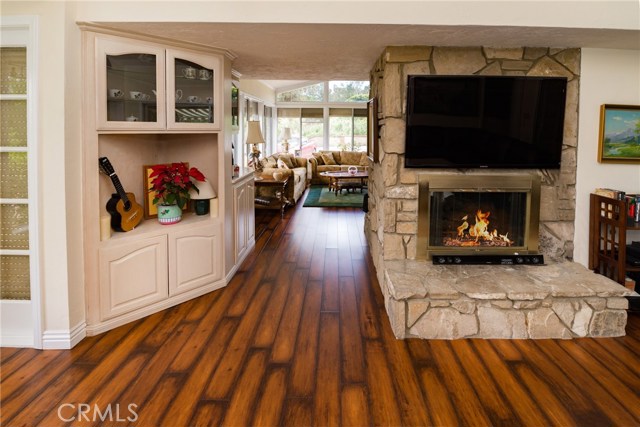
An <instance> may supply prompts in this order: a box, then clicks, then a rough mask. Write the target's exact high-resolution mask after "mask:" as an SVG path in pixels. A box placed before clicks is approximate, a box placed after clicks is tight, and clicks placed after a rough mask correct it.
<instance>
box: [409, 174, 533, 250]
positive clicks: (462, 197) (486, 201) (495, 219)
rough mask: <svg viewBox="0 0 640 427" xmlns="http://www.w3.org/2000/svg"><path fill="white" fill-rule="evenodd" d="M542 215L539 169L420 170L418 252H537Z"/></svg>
mask: <svg viewBox="0 0 640 427" xmlns="http://www.w3.org/2000/svg"><path fill="white" fill-rule="evenodd" d="M539 217H540V180H539V178H538V176H537V175H515V176H514V175H489V174H472V175H447V174H428V173H420V174H418V237H417V248H416V258H417V259H431V258H432V254H436V255H447V256H448V255H451V256H454V259H456V260H459V259H460V258H459V257H458V258H456V257H455V256H456V255H494V254H495V255H512V254H536V253H538V227H539V225H538V223H539ZM518 259H519V260H522V262H524V259H523V258H518Z"/></svg>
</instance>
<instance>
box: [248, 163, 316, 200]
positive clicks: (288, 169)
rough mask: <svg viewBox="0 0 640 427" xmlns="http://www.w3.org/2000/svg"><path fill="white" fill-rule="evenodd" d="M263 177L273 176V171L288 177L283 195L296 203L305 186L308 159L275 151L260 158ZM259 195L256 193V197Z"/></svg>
mask: <svg viewBox="0 0 640 427" xmlns="http://www.w3.org/2000/svg"><path fill="white" fill-rule="evenodd" d="M260 164H261V165H262V172H261V173H260V176H262V177H263V178H273V174H274V172H279V173H281V174H282V176H283V177H287V176H288V177H289V181H288V182H287V186H286V187H285V195H284V196H285V197H286V199H287V200H288V201H289V202H290V203H293V204H295V203H297V202H298V199H300V197H301V196H302V194H304V190H305V189H306V188H307V181H308V179H307V174H308V161H307V159H306V158H304V157H295V156H294V155H293V154H288V153H275V154H271V155H270V156H267V157H265V158H264V159H261V160H260ZM259 196H261V195H260V194H256V197H259Z"/></svg>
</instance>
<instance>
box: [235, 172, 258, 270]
mask: <svg viewBox="0 0 640 427" xmlns="http://www.w3.org/2000/svg"><path fill="white" fill-rule="evenodd" d="M254 198H255V186H254V181H253V174H249V175H248V176H246V177H244V178H243V179H240V180H239V181H237V182H236V183H235V184H234V186H233V212H234V226H235V230H234V231H235V232H234V242H235V262H236V263H238V262H241V261H242V260H243V259H244V257H245V256H246V255H247V252H248V251H249V250H250V249H251V248H252V247H253V244H254V243H255V230H256V226H255V208H254Z"/></svg>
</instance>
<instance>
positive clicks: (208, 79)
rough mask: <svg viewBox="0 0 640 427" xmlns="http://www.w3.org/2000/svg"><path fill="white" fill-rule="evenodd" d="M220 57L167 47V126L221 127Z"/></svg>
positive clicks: (186, 127) (188, 127)
mask: <svg viewBox="0 0 640 427" xmlns="http://www.w3.org/2000/svg"><path fill="white" fill-rule="evenodd" d="M220 88H222V73H221V68H220V60H219V59H218V58H217V57H214V56H208V55H199V54H196V53H190V52H185V51H180V50H173V49H167V128H168V129H202V130H214V129H220V120H221V115H220V110H221V109H222V108H223V105H222V104H221V103H220V102H218V100H219V99H220V94H219V93H218V92H220Z"/></svg>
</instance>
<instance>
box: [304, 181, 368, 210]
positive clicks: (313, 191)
mask: <svg viewBox="0 0 640 427" xmlns="http://www.w3.org/2000/svg"><path fill="white" fill-rule="evenodd" d="M365 194H366V190H365V191H364V192H363V193H360V190H356V192H355V193H347V192H346V191H345V190H343V191H342V193H340V194H337V195H336V194H335V193H331V192H329V188H328V187H327V186H326V185H312V186H311V187H310V188H309V191H308V194H307V198H306V199H305V200H304V205H302V206H303V207H305V208H310V207H312V208H330V207H342V208H361V207H362V200H363V198H364V195H365Z"/></svg>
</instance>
